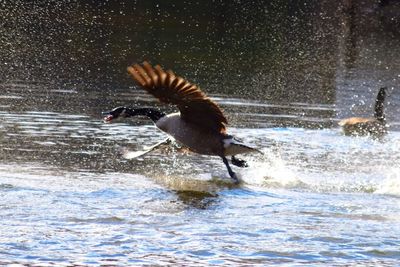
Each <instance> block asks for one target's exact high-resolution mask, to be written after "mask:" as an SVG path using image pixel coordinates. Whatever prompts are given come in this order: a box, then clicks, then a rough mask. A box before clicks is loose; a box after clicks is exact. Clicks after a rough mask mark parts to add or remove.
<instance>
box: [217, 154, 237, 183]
mask: <svg viewBox="0 0 400 267" xmlns="http://www.w3.org/2000/svg"><path fill="white" fill-rule="evenodd" d="M221 158H222V161H223V162H224V164H225V166H226V168H227V169H228V173H229V175H230V176H231V178H232V179H233V180H234V183H235V184H238V183H239V179H238V178H237V176H236V173H235V172H234V171H232V169H231V166H229V162H228V160H227V159H226V157H225V156H221Z"/></svg>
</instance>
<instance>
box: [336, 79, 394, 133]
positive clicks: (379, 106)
mask: <svg viewBox="0 0 400 267" xmlns="http://www.w3.org/2000/svg"><path fill="white" fill-rule="evenodd" d="M385 97H386V87H382V88H380V89H379V92H378V95H377V97H376V101H375V112H374V117H373V118H360V117H352V118H347V119H343V120H341V121H340V122H339V126H341V127H342V129H343V132H344V134H345V135H351V136H366V135H370V136H372V137H382V136H383V135H384V134H386V133H387V125H386V118H385V114H384V110H383V107H384V101H385Z"/></svg>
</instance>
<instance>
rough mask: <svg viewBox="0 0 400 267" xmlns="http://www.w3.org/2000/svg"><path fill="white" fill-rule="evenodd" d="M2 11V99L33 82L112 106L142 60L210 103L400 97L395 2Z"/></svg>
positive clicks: (53, 6)
mask: <svg viewBox="0 0 400 267" xmlns="http://www.w3.org/2000/svg"><path fill="white" fill-rule="evenodd" d="M0 7H1V11H0V17H1V21H0V34H1V37H0V79H1V84H2V87H1V88H2V90H7V86H5V84H12V83H29V84H40V85H41V86H48V85H50V86H52V87H59V88H64V89H65V88H67V89H73V90H77V91H79V92H83V91H85V92H94V91H95V92H97V93H99V94H101V95H103V96H105V97H108V96H112V94H114V93H115V92H116V91H118V90H126V88H128V87H132V81H131V80H129V78H128V77H127V75H126V67H127V66H128V65H129V64H132V63H135V62H141V61H143V60H149V61H150V62H151V63H154V64H161V65H162V66H164V67H165V68H171V69H173V70H174V71H175V73H177V74H179V75H181V76H184V77H186V78H188V79H189V80H190V81H192V82H196V83H198V84H199V85H200V86H201V87H202V88H204V89H205V90H206V91H207V92H208V93H210V94H216V95H218V94H223V95H230V96H240V97H242V98H246V99H256V100H262V101H271V102H277V103H281V102H288V103H293V102H295V103H296V102H300V103H310V104H312V103H317V104H328V105H334V106H335V105H339V106H343V107H345V109H347V110H350V106H351V105H352V104H351V103H353V104H360V103H361V102H360V103H359V102H358V100H357V99H354V97H353V96H354V95H361V98H363V95H366V96H365V98H366V99H367V102H368V101H371V103H367V104H368V105H367V107H366V109H365V110H370V106H371V104H373V102H372V100H373V98H374V97H375V95H376V91H377V90H378V87H379V86H382V85H385V86H388V87H389V88H391V90H394V91H395V87H396V86H398V81H399V79H400V78H399V75H400V71H399V66H400V59H399V56H398V55H399V52H400V48H399V43H400V30H399V29H400V19H399V18H400V16H399V14H400V3H398V1H390V0H386V1H385V0H382V1H377V0H342V1H329V0H307V1H305V0H304V1H291V0H285V1H283V0H275V1H258V0H254V1H238V0H237V1H222V0H213V1H149V0H138V1H94V0H92V1H91V0H86V1H76V0H64V1H51V0H43V1H21V0H17V1H15V0H13V1H11V0H5V1H1V3H0ZM28 87H29V86H28ZM394 97H396V96H394ZM370 99H371V100H370ZM346 101H347V102H346ZM338 102H339V103H338ZM364 102H365V101H364ZM361 104H362V103H361ZM364 104H365V103H364ZM365 110H362V112H365ZM356 111H357V110H356ZM338 113H340V109H339V112H338Z"/></svg>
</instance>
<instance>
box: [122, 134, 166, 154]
mask: <svg viewBox="0 0 400 267" xmlns="http://www.w3.org/2000/svg"><path fill="white" fill-rule="evenodd" d="M169 143H171V139H170V138H167V139H165V140H163V141H161V142H159V143H157V144H155V145H152V146H150V147H145V148H144V150H142V151H129V150H126V149H122V150H121V153H122V157H123V158H125V159H134V158H137V157H140V156H143V155H145V154H147V153H149V152H151V151H153V150H155V149H157V148H158V147H159V146H161V145H166V144H169Z"/></svg>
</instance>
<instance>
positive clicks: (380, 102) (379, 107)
mask: <svg viewBox="0 0 400 267" xmlns="http://www.w3.org/2000/svg"><path fill="white" fill-rule="evenodd" d="M385 97H386V87H382V88H381V89H380V90H379V93H378V96H377V97H376V101H375V113H374V117H375V118H376V119H377V120H384V119H385V114H384V111H383V107H384V102H385Z"/></svg>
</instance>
